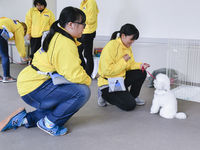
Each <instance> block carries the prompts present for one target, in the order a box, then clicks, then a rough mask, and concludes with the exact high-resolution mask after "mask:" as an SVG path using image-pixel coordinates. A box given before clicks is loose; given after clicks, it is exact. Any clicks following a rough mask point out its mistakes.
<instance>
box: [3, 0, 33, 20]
mask: <svg viewBox="0 0 200 150" xmlns="http://www.w3.org/2000/svg"><path fill="white" fill-rule="evenodd" d="M32 4H33V2H32V0H0V17H8V18H11V19H17V20H20V21H25V15H26V13H27V11H28V10H29V9H30V8H31V7H32Z"/></svg>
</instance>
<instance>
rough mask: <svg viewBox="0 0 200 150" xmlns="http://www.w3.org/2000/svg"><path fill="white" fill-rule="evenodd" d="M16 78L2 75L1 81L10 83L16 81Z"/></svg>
mask: <svg viewBox="0 0 200 150" xmlns="http://www.w3.org/2000/svg"><path fill="white" fill-rule="evenodd" d="M16 81H17V80H16V79H15V78H13V77H3V80H2V82H3V83H11V82H16Z"/></svg>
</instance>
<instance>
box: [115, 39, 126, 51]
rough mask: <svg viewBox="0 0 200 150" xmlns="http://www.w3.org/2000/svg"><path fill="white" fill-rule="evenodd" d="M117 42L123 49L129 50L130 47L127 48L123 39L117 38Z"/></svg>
mask: <svg viewBox="0 0 200 150" xmlns="http://www.w3.org/2000/svg"><path fill="white" fill-rule="evenodd" d="M117 42H119V43H120V45H121V46H122V48H123V49H128V47H126V46H125V45H124V44H123V42H122V39H121V38H120V37H118V38H117Z"/></svg>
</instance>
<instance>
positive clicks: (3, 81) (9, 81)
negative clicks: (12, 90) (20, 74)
mask: <svg viewBox="0 0 200 150" xmlns="http://www.w3.org/2000/svg"><path fill="white" fill-rule="evenodd" d="M16 81H17V80H10V81H2V82H3V83H12V82H16Z"/></svg>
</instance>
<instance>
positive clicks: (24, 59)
mask: <svg viewBox="0 0 200 150" xmlns="http://www.w3.org/2000/svg"><path fill="white" fill-rule="evenodd" d="M22 61H23V62H27V61H30V58H27V57H23V58H22Z"/></svg>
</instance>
